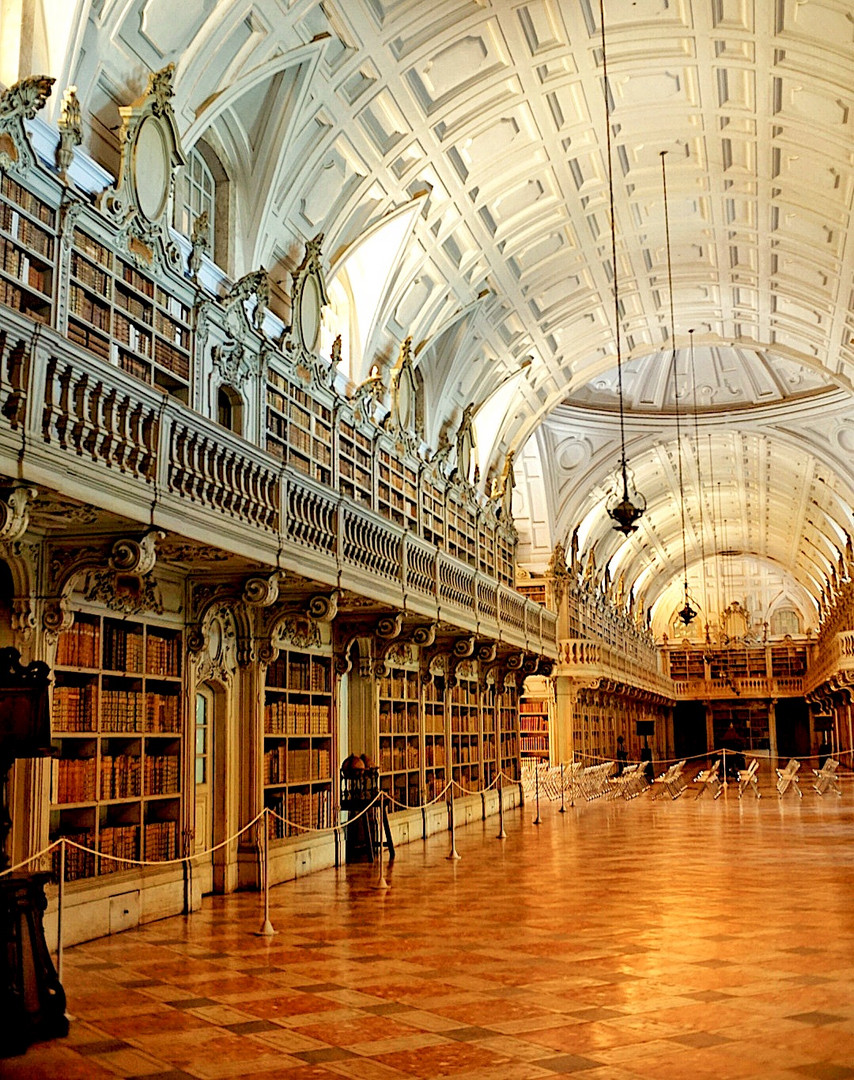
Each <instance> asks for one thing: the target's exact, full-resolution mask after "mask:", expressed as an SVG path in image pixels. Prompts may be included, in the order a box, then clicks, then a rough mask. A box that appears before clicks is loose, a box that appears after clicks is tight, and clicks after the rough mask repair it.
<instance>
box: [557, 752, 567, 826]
mask: <svg viewBox="0 0 854 1080" xmlns="http://www.w3.org/2000/svg"><path fill="white" fill-rule="evenodd" d="M558 813H560V814H565V813H566V798H565V795H564V790H563V762H561V763H560V810H559V811H558Z"/></svg>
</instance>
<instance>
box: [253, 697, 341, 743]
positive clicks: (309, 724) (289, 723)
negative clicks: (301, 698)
mask: <svg viewBox="0 0 854 1080" xmlns="http://www.w3.org/2000/svg"><path fill="white" fill-rule="evenodd" d="M331 730H332V715H331V711H330V708H329V706H328V705H307V704H303V703H302V702H293V701H269V702H267V704H266V705H265V706H264V731H265V732H266V734H268V735H329V734H330V732H331Z"/></svg>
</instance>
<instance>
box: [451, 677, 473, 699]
mask: <svg viewBox="0 0 854 1080" xmlns="http://www.w3.org/2000/svg"><path fill="white" fill-rule="evenodd" d="M478 698H479V695H478V692H477V683H475V682H466V681H463V680H461V681H460V682H458V683H457V685H456V686H454V687H452V688H451V701H452V703H453V704H454V705H477V703H478Z"/></svg>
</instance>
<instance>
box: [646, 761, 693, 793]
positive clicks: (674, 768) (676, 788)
mask: <svg viewBox="0 0 854 1080" xmlns="http://www.w3.org/2000/svg"><path fill="white" fill-rule="evenodd" d="M684 768H685V760H684V759H683V760H682V761H677V762H676V763H675V765H671V766H670V768H669V769H667V771H666V772H663V773H662V774H661V776H657V777H656V778H655V781H654V783H656V784H658V785H659V787H658V790H657V791H656V793H655V794H654V795H653V798H654V799H656V798H659V799H660V798H662V797H663V796H664V795H669V796H670V798H671V799H678V798H679V796H680V795H681V794H682V792H683V791H684V790H685V788H686V787H687V786H688V785H687V784H686V783H685V777H684V776H683V775H682V770H683V769H684Z"/></svg>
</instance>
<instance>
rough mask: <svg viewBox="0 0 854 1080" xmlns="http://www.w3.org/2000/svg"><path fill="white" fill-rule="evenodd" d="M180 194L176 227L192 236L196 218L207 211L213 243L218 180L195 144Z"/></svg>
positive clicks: (177, 203) (188, 157) (176, 210)
mask: <svg viewBox="0 0 854 1080" xmlns="http://www.w3.org/2000/svg"><path fill="white" fill-rule="evenodd" d="M178 196H179V197H178V198H177V199H176V200H175V228H176V229H179V230H180V231H181V232H182V233H184V235H185V236H190V235H191V234H192V232H193V224H194V223H195V221H196V219H197V218H199V217H200V216H201V215H202V214H203V213H205V212H206V211H207V215H208V221H209V222H210V230H211V234H210V236H209V237H208V242H209V243H211V241H212V240H213V227H214V218H215V216H216V181H215V180H214V175H213V173H212V172H211V170H210V167H209V166H208V163H207V162H206V161H205V159H204V158H203V157H202V155H201V152H200V151H199V148H198V147H195V146H194V147H193V149H192V150H191V151H190V152H189V154H187V167H186V169H185V170H184V175H183V176H182V177H181V182H180V190H179V193H178ZM211 246H213V245H212V244H211Z"/></svg>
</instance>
